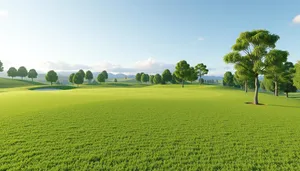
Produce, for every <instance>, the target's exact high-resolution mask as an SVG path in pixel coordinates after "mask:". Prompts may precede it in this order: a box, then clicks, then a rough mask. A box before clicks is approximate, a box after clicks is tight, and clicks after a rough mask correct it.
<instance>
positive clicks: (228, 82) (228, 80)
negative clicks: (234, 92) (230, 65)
mask: <svg viewBox="0 0 300 171" xmlns="http://www.w3.org/2000/svg"><path fill="white" fill-rule="evenodd" d="M223 85H224V86H233V85H234V82H233V74H232V73H231V72H230V71H227V72H225V74H224V77H223Z"/></svg>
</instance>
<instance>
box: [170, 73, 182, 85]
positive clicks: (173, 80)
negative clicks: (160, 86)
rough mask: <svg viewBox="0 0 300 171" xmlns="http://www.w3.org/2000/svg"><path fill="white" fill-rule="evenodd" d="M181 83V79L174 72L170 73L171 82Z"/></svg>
mask: <svg viewBox="0 0 300 171" xmlns="http://www.w3.org/2000/svg"><path fill="white" fill-rule="evenodd" d="M176 83H182V79H180V78H178V77H177V76H176V74H175V73H173V74H172V84H176Z"/></svg>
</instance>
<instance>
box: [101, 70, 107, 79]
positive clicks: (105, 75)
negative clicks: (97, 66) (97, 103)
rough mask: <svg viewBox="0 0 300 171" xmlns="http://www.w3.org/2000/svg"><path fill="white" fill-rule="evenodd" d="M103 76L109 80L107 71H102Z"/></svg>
mask: <svg viewBox="0 0 300 171" xmlns="http://www.w3.org/2000/svg"><path fill="white" fill-rule="evenodd" d="M102 74H103V76H104V78H105V79H108V73H107V71H106V70H104V71H102Z"/></svg>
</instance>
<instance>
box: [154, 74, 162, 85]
mask: <svg viewBox="0 0 300 171" xmlns="http://www.w3.org/2000/svg"><path fill="white" fill-rule="evenodd" d="M153 82H154V84H161V83H162V78H161V75H160V74H155V76H154V79H153Z"/></svg>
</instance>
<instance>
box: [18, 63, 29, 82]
mask: <svg viewBox="0 0 300 171" xmlns="http://www.w3.org/2000/svg"><path fill="white" fill-rule="evenodd" d="M27 75H28V72H27V69H26V68H25V67H24V66H21V67H20V68H19V69H18V76H19V77H21V78H22V80H23V78H24V77H27Z"/></svg>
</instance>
